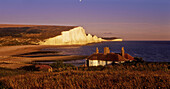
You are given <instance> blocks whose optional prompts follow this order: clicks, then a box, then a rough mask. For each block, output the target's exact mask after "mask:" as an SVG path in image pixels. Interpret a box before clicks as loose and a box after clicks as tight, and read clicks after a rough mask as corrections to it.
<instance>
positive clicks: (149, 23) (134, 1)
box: [0, 0, 170, 41]
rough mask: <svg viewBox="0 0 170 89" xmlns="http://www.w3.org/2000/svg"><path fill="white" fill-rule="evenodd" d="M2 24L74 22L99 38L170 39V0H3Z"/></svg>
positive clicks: (0, 6) (57, 23)
mask: <svg viewBox="0 0 170 89" xmlns="http://www.w3.org/2000/svg"><path fill="white" fill-rule="evenodd" d="M0 24H43V25H66V26H67V25H69V26H72V25H73V26H83V27H84V28H85V30H86V33H91V34H93V35H97V36H99V37H103V36H104V37H121V38H123V39H124V40H161V41H164V40H168V41H170V0H81V2H80V0H0Z"/></svg>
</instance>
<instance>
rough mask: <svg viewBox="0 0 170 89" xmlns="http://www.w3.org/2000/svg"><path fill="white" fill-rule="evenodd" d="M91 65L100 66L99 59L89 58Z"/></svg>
mask: <svg viewBox="0 0 170 89" xmlns="http://www.w3.org/2000/svg"><path fill="white" fill-rule="evenodd" d="M89 66H98V60H89Z"/></svg>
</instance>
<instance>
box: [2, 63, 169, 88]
mask: <svg viewBox="0 0 170 89" xmlns="http://www.w3.org/2000/svg"><path fill="white" fill-rule="evenodd" d="M142 65H143V64H140V63H139V65H138V64H137V65H135V66H134V67H133V68H128V67H132V65H116V66H117V68H115V67H116V66H113V67H112V66H108V67H105V68H102V67H98V69H102V70H96V71H94V70H93V71H90V70H92V69H96V68H79V70H78V68H76V69H72V68H67V69H66V70H65V71H61V72H53V73H47V72H34V73H27V74H23V75H17V76H10V77H9V76H8V77H4V78H3V79H1V80H0V81H1V84H2V85H4V86H7V87H6V88H14V89H21V88H22V89H25V88H28V89H31V88H51V89H63V88H66V89H72V88H76V89H77V88H87V89H91V88H106V89H113V88H114V89H120V88H129V89H132V88H135V89H136V88H137V89H138V88H140V89H141V88H154V89H156V88H164V89H169V88H170V82H169V81H170V75H169V74H170V72H169V69H168V64H166V63H165V64H164V63H163V64H161V63H160V64H155V63H151V64H148V65H147V66H150V67H144V66H142ZM144 65H146V64H144ZM157 65H159V66H157ZM127 66H128V67H127ZM140 67H141V68H148V69H145V70H140V69H137V68H140ZM154 67H157V70H155V68H154ZM159 67H162V68H161V69H160V68H159ZM135 68H136V69H135ZM149 68H154V69H153V70H152V69H149Z"/></svg>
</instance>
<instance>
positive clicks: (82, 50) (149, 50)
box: [44, 41, 170, 62]
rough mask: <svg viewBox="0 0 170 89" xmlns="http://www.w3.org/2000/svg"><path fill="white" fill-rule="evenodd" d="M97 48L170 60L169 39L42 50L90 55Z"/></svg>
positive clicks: (150, 60)
mask: <svg viewBox="0 0 170 89" xmlns="http://www.w3.org/2000/svg"><path fill="white" fill-rule="evenodd" d="M96 47H98V48H99V52H101V53H103V48H104V47H109V48H110V50H111V52H115V53H120V52H121V47H125V52H126V53H128V54H130V55H132V56H134V57H142V58H143V59H144V60H145V61H148V62H170V41H123V42H103V43H97V44H90V45H85V46H80V47H63V48H47V49H44V50H57V51H61V52H62V53H64V54H68V55H91V54H92V53H94V52H95V51H96Z"/></svg>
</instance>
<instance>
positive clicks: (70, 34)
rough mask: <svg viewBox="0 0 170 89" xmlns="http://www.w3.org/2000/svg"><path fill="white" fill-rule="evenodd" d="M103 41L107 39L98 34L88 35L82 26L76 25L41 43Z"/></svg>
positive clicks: (66, 43)
mask: <svg viewBox="0 0 170 89" xmlns="http://www.w3.org/2000/svg"><path fill="white" fill-rule="evenodd" d="M101 41H105V40H103V39H102V38H98V37H97V36H92V35H91V34H88V35H86V33H85V30H84V29H83V28H82V27H76V28H73V29H71V30H69V31H63V32H61V35H58V36H56V37H53V38H49V39H46V40H45V41H43V42H40V45H85V44H88V43H96V42H101Z"/></svg>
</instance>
